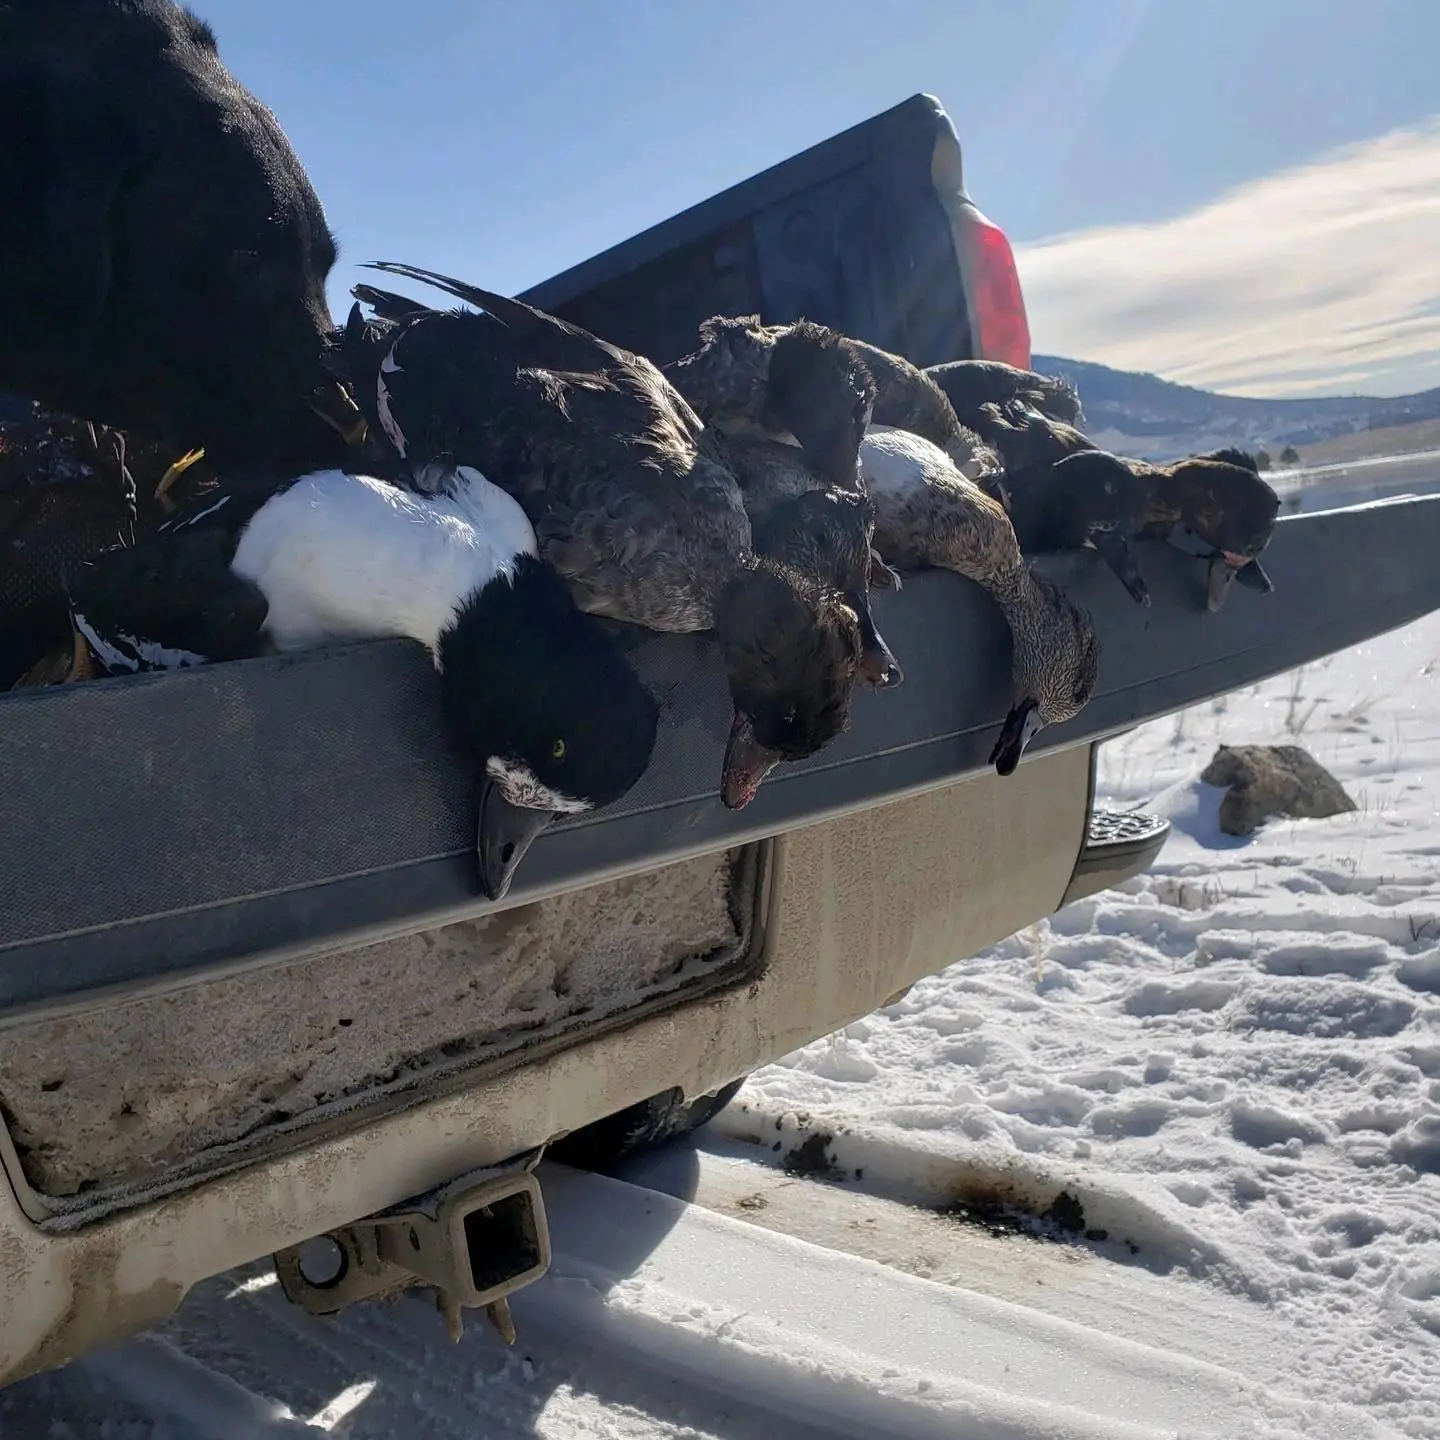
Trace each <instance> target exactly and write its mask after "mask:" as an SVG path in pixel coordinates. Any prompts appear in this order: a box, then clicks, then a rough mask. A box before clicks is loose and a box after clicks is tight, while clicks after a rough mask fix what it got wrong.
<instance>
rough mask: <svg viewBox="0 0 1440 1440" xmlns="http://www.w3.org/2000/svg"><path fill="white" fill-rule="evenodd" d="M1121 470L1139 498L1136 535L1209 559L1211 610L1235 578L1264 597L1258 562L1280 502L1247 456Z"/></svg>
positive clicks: (1129, 462) (1219, 453) (1229, 452)
mask: <svg viewBox="0 0 1440 1440" xmlns="http://www.w3.org/2000/svg"><path fill="white" fill-rule="evenodd" d="M1124 465H1125V467H1126V468H1127V469H1128V470H1129V471H1130V473H1131V474H1132V475H1134V476H1136V477H1137V479H1139V481H1140V482H1141V485H1142V486H1143V488H1144V493H1145V522H1144V524H1143V526H1142V527H1141V529H1140V530H1139V531H1138V532H1137V533H1138V534H1139V535H1140V536H1141V537H1142V538H1146V539H1152V538H1153V539H1166V540H1169V541H1170V542H1171V543H1172V544H1175V545H1178V546H1179V547H1180V548H1181V549H1183V550H1186V551H1187V552H1189V553H1191V554H1195V555H1198V556H1199V557H1200V558H1201V559H1203V560H1205V561H1206V562H1207V566H1208V572H1207V582H1206V603H1207V605H1208V608H1209V609H1210V610H1211V611H1212V612H1214V611H1218V610H1220V609H1221V607H1222V606H1223V605H1224V604H1225V600H1226V597H1227V596H1228V595H1229V591H1230V586H1231V584H1232V583H1233V582H1235V581H1237V580H1238V581H1239V583H1240V584H1242V585H1245V586H1248V587H1249V588H1251V589H1255V590H1260V591H1262V592H1265V593H1268V592H1269V591H1271V590H1273V589H1274V586H1273V585H1272V584H1271V581H1270V577H1269V576H1268V575H1267V574H1266V573H1265V570H1264V568H1263V567H1262V566H1261V564H1260V558H1259V557H1260V555H1261V554H1262V553H1263V552H1264V550H1265V547H1266V546H1267V545H1268V544H1269V543H1270V537H1271V536H1272V535H1273V534H1274V533H1275V523H1276V521H1277V520H1278V519H1279V516H1280V497H1279V496H1278V495H1276V493H1275V491H1274V490H1273V489H1271V487H1270V486H1269V485H1268V484H1267V483H1266V482H1265V480H1264V479H1263V478H1262V477H1261V474H1260V466H1259V464H1258V462H1257V461H1256V459H1255V457H1254V456H1253V455H1252V454H1250V453H1249V451H1246V450H1240V449H1235V448H1228V449H1223V450H1213V451H1210V452H1209V453H1207V454H1204V455H1192V456H1189V457H1187V458H1186V459H1183V460H1176V461H1174V462H1172V463H1170V464H1168V465H1155V464H1151V463H1149V462H1148V461H1144V460H1134V459H1128V458H1127V459H1125V460H1124Z"/></svg>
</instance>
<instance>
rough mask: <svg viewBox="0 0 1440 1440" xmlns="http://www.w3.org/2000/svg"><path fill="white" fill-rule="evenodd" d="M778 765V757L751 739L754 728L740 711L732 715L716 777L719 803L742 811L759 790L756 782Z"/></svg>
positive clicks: (748, 718)
mask: <svg viewBox="0 0 1440 1440" xmlns="http://www.w3.org/2000/svg"><path fill="white" fill-rule="evenodd" d="M779 763H780V757H779V756H778V755H777V754H776V753H775V752H774V751H773V750H770V749H767V748H766V747H765V746H764V745H762V744H761V743H760V742H759V741H758V740H757V739H756V738H755V726H754V723H753V722H752V721H751V719H750V717H749V716H748V715H746V714H745V713H744V711H742V710H737V711H736V712H735V719H734V721H733V722H732V723H731V726H730V739H729V741H728V742H727V743H726V746H725V766H724V769H723V770H722V771H721V773H720V803H721V804H722V805H724V806H725V808H726V809H727V810H743V809H744V808H745V807H746V806H747V805H748V804H749V803H750V802H751V801H752V800H753V799H754V798H755V793H756V791H758V790H759V789H760V782H761V781H762V780H764V778H765V777H766V776H767V775H768V774H769V773H770V772H771V771H772V770H773V769H774V768H775V767H776V766H777V765H778V764H779Z"/></svg>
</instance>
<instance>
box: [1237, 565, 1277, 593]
mask: <svg viewBox="0 0 1440 1440" xmlns="http://www.w3.org/2000/svg"><path fill="white" fill-rule="evenodd" d="M1235 578H1236V580H1238V581H1239V582H1240V584H1242V585H1244V586H1246V587H1247V588H1248V589H1251V590H1258V591H1259V592H1260V593H1261V594H1262V595H1269V594H1270V593H1271V591H1273V590H1274V589H1275V586H1274V583H1273V582H1272V581H1271V579H1270V577H1269V576H1268V575H1267V574H1266V573H1265V571H1264V569H1263V568H1262V566H1261V564H1260V562H1259V561H1258V560H1247V561H1246V562H1245V563H1244V564H1243V565H1242V566H1241V567H1240V568H1239V569H1238V570H1237V571H1236V572H1235Z"/></svg>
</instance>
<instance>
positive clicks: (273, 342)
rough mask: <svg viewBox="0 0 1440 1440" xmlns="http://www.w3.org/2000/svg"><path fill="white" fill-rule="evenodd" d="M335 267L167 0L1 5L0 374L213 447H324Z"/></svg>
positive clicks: (265, 128)
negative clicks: (317, 394) (311, 401)
mask: <svg viewBox="0 0 1440 1440" xmlns="http://www.w3.org/2000/svg"><path fill="white" fill-rule="evenodd" d="M334 263H335V241H334V239H333V237H332V236H331V234H330V231H329V229H328V228H327V226H326V223H325V215H324V211H323V210H322V208H321V205H320V201H319V199H318V198H317V197H316V194H315V192H314V190H313V189H312V188H311V185H310V182H309V180H308V178H307V177H306V174H305V171H304V169H303V167H302V166H301V164H300V161H299V159H298V158H297V157H296V155H295V153H294V151H293V150H292V149H291V148H290V145H289V142H288V141H287V140H286V138H285V135H284V133H283V132H282V131H281V129H280V126H279V125H278V123H277V122H276V120H275V117H274V116H273V115H271V113H270V112H269V111H268V110H267V109H265V107H264V106H262V105H261V104H260V103H259V101H257V100H256V99H255V97H254V96H252V95H251V94H250V93H249V92H248V91H247V90H245V89H244V88H243V87H242V86H241V85H240V84H239V83H238V82H237V81H236V80H235V78H234V77H233V76H232V75H231V74H230V72H229V71H228V70H227V69H226V68H225V66H224V65H223V64H222V63H221V61H220V57H219V54H218V53H217V50H216V45H215V37H214V35H213V33H212V32H211V30H210V28H209V26H207V25H206V24H204V23H203V22H202V21H201V20H199V19H197V18H196V17H195V16H194V15H192V14H190V13H189V12H188V11H187V10H184V9H182V8H181V7H180V6H179V5H176V4H173V3H171V0H0V389H8V390H13V391H15V392H18V393H20V394H23V395H28V396H31V397H33V398H35V399H37V400H41V401H43V402H44V403H46V404H47V405H50V406H53V407H54V408H56V409H59V410H64V411H68V412H69V413H71V414H73V415H77V416H81V417H83V418H85V419H90V420H95V421H103V422H105V423H107V424H110V425H114V426H117V427H119V428H122V429H133V430H137V431H141V432H145V433H148V434H152V435H157V436H164V437H166V438H169V439H173V440H175V441H176V442H177V443H180V444H182V445H204V446H206V447H207V449H208V451H209V452H210V453H211V455H212V457H213V458H215V459H220V458H222V457H224V458H227V459H232V458H233V459H236V460H240V461H244V462H246V463H260V462H264V461H267V460H272V459H274V458H275V454H274V452H275V451H276V450H279V451H282V452H283V451H286V450H292V451H295V452H298V455H297V458H300V459H303V460H304V461H306V462H309V461H311V460H312V459H320V458H323V457H324V454H325V451H326V447H327V445H329V444H330V443H331V441H332V440H338V437H331V436H330V435H329V432H328V431H326V430H325V428H324V426H323V424H322V422H321V421H320V420H318V419H317V418H316V417H315V416H314V415H312V414H310V413H309V411H308V410H307V408H306V401H307V398H308V396H309V395H310V392H311V391H312V390H313V389H314V388H315V387H317V386H320V385H323V384H325V383H326V381H327V376H326V374H325V372H324V371H323V369H322V365H321V360H322V354H323V351H324V349H325V345H326V340H327V337H328V336H329V335H330V334H331V333H332V332H333V329H334V326H333V322H332V320H331V316H330V311H329V307H328V305H327V303H326V299H325V281H326V277H327V275H328V273H329V271H330V268H331V266H332V265H333V264H334ZM312 446H313V447H314V452H313V454H312V453H311V447H312Z"/></svg>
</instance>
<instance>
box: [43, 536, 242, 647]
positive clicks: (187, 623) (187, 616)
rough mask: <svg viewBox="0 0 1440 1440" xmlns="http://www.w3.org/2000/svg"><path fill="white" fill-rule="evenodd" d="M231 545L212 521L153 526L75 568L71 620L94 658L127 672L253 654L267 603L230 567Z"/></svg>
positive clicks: (232, 548)
mask: <svg viewBox="0 0 1440 1440" xmlns="http://www.w3.org/2000/svg"><path fill="white" fill-rule="evenodd" d="M234 548H235V547H234V540H233V537H231V536H229V535H228V534H226V533H225V532H223V531H221V530H219V529H216V528H209V527H200V528H199V529H195V530H182V531H180V532H178V533H175V532H171V533H167V534H163V535H162V534H159V533H157V534H154V535H150V536H147V537H146V538H145V539H144V540H142V541H140V543H139V544H137V545H134V546H132V547H129V548H127V549H123V550H111V551H108V552H106V553H105V554H104V555H101V556H98V557H97V558H96V559H95V560H93V561H91V562H90V564H89V565H88V566H86V567H84V569H83V570H81V571H80V572H78V573H77V574H76V575H75V577H74V579H73V580H72V582H71V587H70V614H71V623H72V624H73V626H74V628H75V630H76V631H77V632H78V633H79V634H80V635H81V636H83V638H84V640H85V642H86V643H87V645H88V646H89V649H90V652H91V655H92V656H93V658H94V661H95V663H96V664H97V666H98V667H99V668H100V669H101V670H102V671H103V672H105V673H107V674H111V675H120V674H134V673H137V672H139V671H142V670H172V669H179V668H181V667H184V666H189V665H197V664H204V663H207V662H210V661H221V660H241V659H245V658H246V657H248V656H252V655H258V654H260V653H261V650H262V648H263V645H262V639H261V636H262V631H263V629H264V626H265V620H266V616H267V615H268V613H269V608H270V607H269V604H268V602H267V601H266V599H265V596H264V595H263V594H262V593H261V591H260V590H259V588H258V587H257V586H255V585H253V584H252V583H251V582H250V581H248V580H243V579H241V577H240V576H238V575H236V574H235V572H234V571H233V570H231V568H230V559H231V557H232V556H233V554H234Z"/></svg>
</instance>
